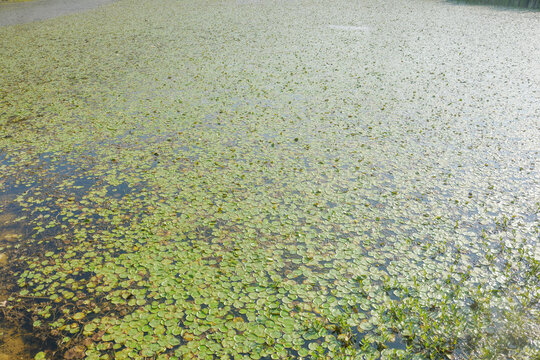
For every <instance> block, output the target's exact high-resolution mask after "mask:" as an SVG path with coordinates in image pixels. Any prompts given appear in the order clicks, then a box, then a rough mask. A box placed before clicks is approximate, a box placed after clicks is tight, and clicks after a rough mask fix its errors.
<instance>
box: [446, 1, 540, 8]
mask: <svg viewBox="0 0 540 360" xmlns="http://www.w3.org/2000/svg"><path fill="white" fill-rule="evenodd" d="M450 2H453V3H457V4H470V5H491V6H497V7H501V8H521V9H529V10H539V9H540V0H450Z"/></svg>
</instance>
